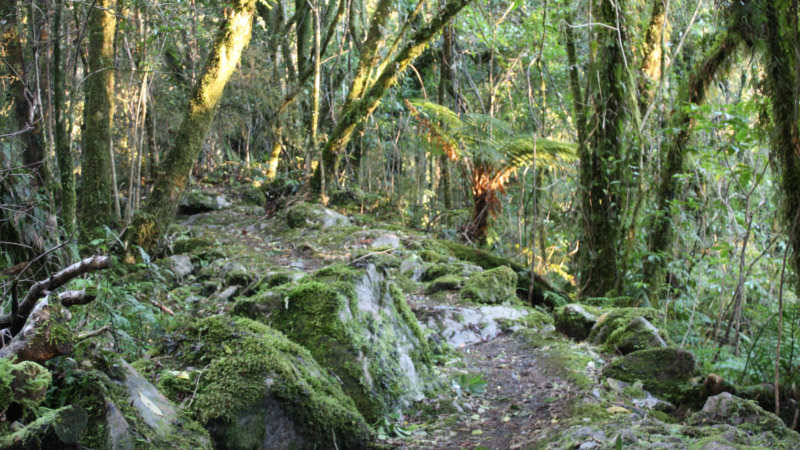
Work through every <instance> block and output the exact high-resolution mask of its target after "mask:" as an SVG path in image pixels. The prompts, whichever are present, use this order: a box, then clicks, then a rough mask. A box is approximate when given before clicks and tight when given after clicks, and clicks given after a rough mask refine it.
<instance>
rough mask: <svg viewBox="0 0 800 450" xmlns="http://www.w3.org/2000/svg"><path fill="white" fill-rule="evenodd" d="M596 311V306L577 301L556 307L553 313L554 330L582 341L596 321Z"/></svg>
mask: <svg viewBox="0 0 800 450" xmlns="http://www.w3.org/2000/svg"><path fill="white" fill-rule="evenodd" d="M598 312H599V311H598V310H597V308H594V307H591V306H585V305H581V304H578V303H570V304H568V305H564V306H561V307H559V308H556V310H555V311H554V314H553V319H554V320H555V326H556V330H558V331H560V332H561V333H564V334H566V335H567V336H569V337H571V338H572V339H577V340H579V341H582V340H584V339H586V338H587V337H589V332H591V330H592V327H593V326H594V324H595V323H596V322H597V313H598Z"/></svg>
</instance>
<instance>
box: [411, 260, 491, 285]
mask: <svg viewBox="0 0 800 450" xmlns="http://www.w3.org/2000/svg"><path fill="white" fill-rule="evenodd" d="M481 271H482V269H481V268H480V267H478V266H475V265H473V264H468V263H465V262H463V261H456V262H449V263H433V264H429V265H427V266H426V267H425V268H424V270H423V271H422V274H421V275H420V278H419V279H420V281H433V280H435V279H437V278H441V277H444V276H447V275H454V276H457V277H462V278H467V277H469V276H471V275H473V274H475V273H477V272H481Z"/></svg>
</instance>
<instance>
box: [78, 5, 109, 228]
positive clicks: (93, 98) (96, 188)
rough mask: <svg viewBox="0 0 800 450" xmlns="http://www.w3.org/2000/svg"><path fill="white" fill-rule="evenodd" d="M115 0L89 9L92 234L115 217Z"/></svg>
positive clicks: (84, 187) (88, 214) (84, 204)
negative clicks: (113, 149) (112, 135)
mask: <svg viewBox="0 0 800 450" xmlns="http://www.w3.org/2000/svg"><path fill="white" fill-rule="evenodd" d="M113 6H114V3H113V0H97V1H96V2H95V3H94V4H93V7H92V8H91V11H90V13H89V23H88V33H89V68H88V70H89V75H88V76H87V78H86V84H85V88H84V89H85V90H84V92H85V95H86V103H85V106H84V113H83V121H84V127H85V128H84V134H83V155H82V156H83V157H82V161H81V189H80V199H81V201H80V204H79V205H80V209H79V211H78V216H79V219H80V223H81V227H82V228H83V231H84V232H86V233H88V234H89V235H91V234H93V233H94V232H96V229H97V228H98V227H100V226H103V225H107V224H110V223H111V222H112V221H113V217H114V215H113V198H112V191H113V186H112V180H111V149H110V140H111V131H112V124H113V118H114V30H115V28H116V18H115V16H114V11H113V10H112V8H113Z"/></svg>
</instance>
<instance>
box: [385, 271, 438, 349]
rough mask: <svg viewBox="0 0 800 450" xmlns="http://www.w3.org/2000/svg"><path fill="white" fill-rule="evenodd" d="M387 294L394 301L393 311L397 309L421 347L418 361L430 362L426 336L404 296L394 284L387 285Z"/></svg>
mask: <svg viewBox="0 0 800 450" xmlns="http://www.w3.org/2000/svg"><path fill="white" fill-rule="evenodd" d="M389 293H390V295H391V296H392V299H393V300H394V306H395V309H397V312H398V313H400V317H402V318H403V321H405V323H406V325H407V326H408V327H409V328H410V329H411V331H412V332H413V333H414V336H416V338H417V340H419V344H420V346H421V347H422V348H421V352H420V353H419V359H421V360H423V361H427V362H430V361H431V350H430V348H429V346H428V339H427V336H425V332H424V331H423V330H422V326H421V325H420V324H419V321H418V320H417V316H415V315H414V312H413V311H411V308H410V307H409V306H408V302H407V301H406V296H405V294H404V293H403V291H402V290H400V288H399V287H398V286H397V285H395V284H394V283H392V284H390V285H389Z"/></svg>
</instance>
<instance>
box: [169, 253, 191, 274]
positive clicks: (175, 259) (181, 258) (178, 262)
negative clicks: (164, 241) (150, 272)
mask: <svg viewBox="0 0 800 450" xmlns="http://www.w3.org/2000/svg"><path fill="white" fill-rule="evenodd" d="M167 265H168V267H169V269H170V270H171V271H172V273H174V274H175V277H176V278H178V279H179V280H180V279H183V278H185V277H186V276H188V275H189V274H191V273H192V271H193V270H194V266H193V265H192V259H191V258H189V256H188V255H172V256H170V257H169V258H167Z"/></svg>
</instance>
